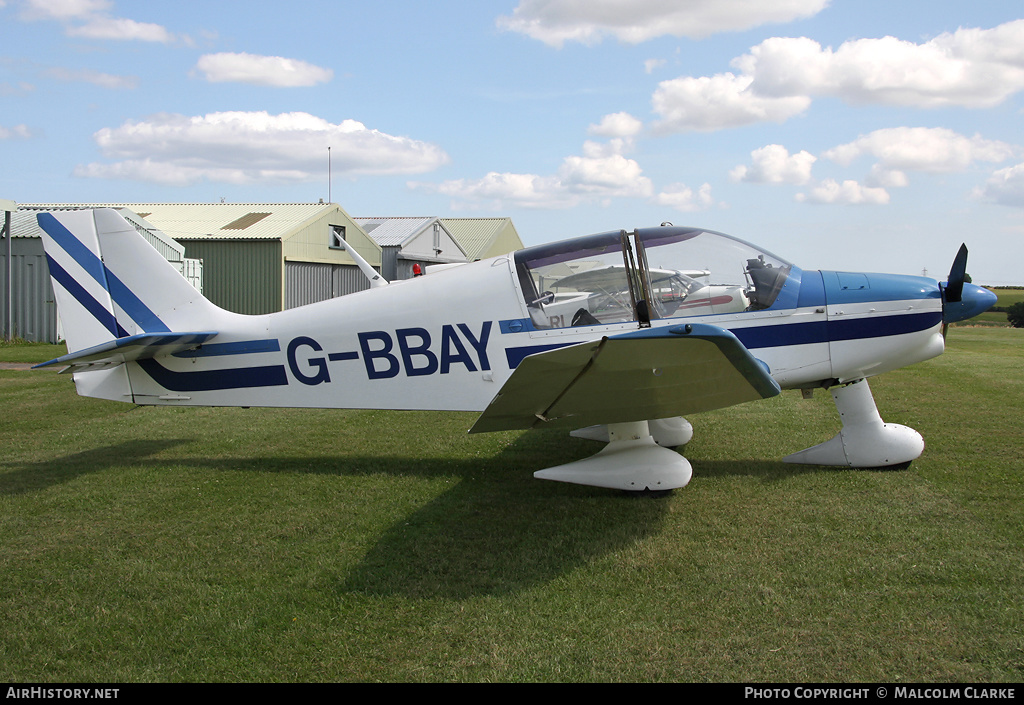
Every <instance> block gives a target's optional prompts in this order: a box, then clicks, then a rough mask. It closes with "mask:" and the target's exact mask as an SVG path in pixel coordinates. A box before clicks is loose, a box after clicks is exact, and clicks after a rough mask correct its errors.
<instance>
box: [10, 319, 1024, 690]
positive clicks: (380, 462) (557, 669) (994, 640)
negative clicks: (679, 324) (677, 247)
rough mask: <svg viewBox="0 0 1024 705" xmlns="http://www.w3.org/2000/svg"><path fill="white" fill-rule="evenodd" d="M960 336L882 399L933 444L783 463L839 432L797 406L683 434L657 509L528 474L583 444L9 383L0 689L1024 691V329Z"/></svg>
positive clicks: (703, 420) (759, 406) (880, 394)
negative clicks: (627, 686)
mask: <svg viewBox="0 0 1024 705" xmlns="http://www.w3.org/2000/svg"><path fill="white" fill-rule="evenodd" d="M948 343H949V344H948V350H947V352H946V354H945V355H943V356H942V357H940V358H937V359H935V360H932V361H929V362H926V363H923V364H919V365H915V366H913V367H910V368H907V369H904V370H900V371H897V372H894V373H890V374H887V375H883V376H882V377H880V378H877V379H875V380H872V390H873V391H874V393H875V397H876V399H877V400H878V404H879V408H880V410H881V412H882V415H883V417H884V418H885V419H886V420H887V421H891V422H896V423H904V424H907V425H910V426H913V427H915V428H917V429H918V430H919V431H921V433H922V434H923V435H924V436H925V439H926V442H927V449H926V450H925V454H924V455H923V456H922V457H921V458H920V459H919V460H917V461H915V463H914V464H913V465H912V467H911V468H910V469H909V470H905V471H849V470H839V469H833V468H818V467H801V466H790V465H786V464H783V463H781V462H779V458H781V457H782V456H783V455H785V454H787V453H789V452H792V451H795V450H799V449H800V448H803V447H806V446H808V445H811V444H813V443H817V442H820V441H823V440H825V439H827V438H829V437H830V436H831V435H832V434H834V433H835V432H836V430H838V427H839V422H838V419H837V417H836V414H835V409H834V407H833V405H832V402H831V399H830V397H829V395H828V393H827V392H819V393H818V394H817V395H816V396H815V398H814V399H812V400H810V401H805V400H802V399H800V396H799V394H795V393H784V394H783V395H782V396H780V397H776V398H774V399H770V400H766V401H764V402H759V403H754V404H747V405H742V406H738V407H733V408H730V409H723V410H721V411H718V412H714V413H709V414H703V415H699V416H695V417H693V419H692V421H693V423H694V426H695V428H696V436H695V438H694V440H693V442H691V443H690V445H689V446H688V447H687V449H686V455H687V457H688V458H689V459H690V460H691V462H692V463H693V466H694V479H693V481H692V482H691V483H690V485H689V486H688V487H687V488H685V489H682V490H678V491H676V492H674V493H673V494H672V495H671V496H669V497H667V498H663V499H660V500H650V499H644V500H642V499H634V498H629V497H626V496H623V495H620V494H617V493H615V492H611V491H605V490H600V489H596V488H587V487H579V486H573V485H564V484H559V483H549V482H542V481H539V480H534V479H532V476H531V474H532V472H533V471H534V470H536V469H539V468H542V467H547V466H549V465H553V464H557V463H561V462H566V461H568V460H572V459H576V458H580V457H584V456H585V455H588V454H591V453H593V452H595V451H596V450H597V448H598V447H599V446H596V445H592V444H590V443H588V442H585V441H579V440H575V439H568V438H566V437H565V436H564V434H561V433H552V432H543V431H541V432H529V433H499V434H486V435H480V436H469V435H467V434H466V433H465V430H466V429H467V428H468V427H469V426H470V425H471V423H472V420H473V416H472V415H469V414H436V413H419V412H405V413H399V412H371V411H300V410H276V409H249V410H244V409H184V408H134V407H131V406H129V405H123V404H116V403H109V402H102V401H98V400H91V399H83V398H79V397H76V396H75V395H74V391H73V386H72V384H71V382H70V380H69V379H68V378H67V377H66V376H58V375H56V374H53V373H52V372H47V371H36V372H25V371H7V372H5V371H0V399H2V408H3V410H4V413H3V414H2V416H0V438H2V439H3V444H4V454H3V458H2V461H0V545H2V546H3V551H2V552H0V576H2V580H0V614H3V615H4V617H5V624H4V629H3V630H0V676H3V677H5V678H6V680H8V681H39V680H43V681H103V682H137V681H526V680H540V681H748V680H752V681H769V682H779V681H812V680H813V681H895V682H918V681H928V682H941V681H949V682H954V681H955V682H989V681H1009V682H1014V681H1020V680H1021V678H1022V676H1024V612H1022V610H1021V609H1020V595H1021V594H1022V593H1024V549H1022V546H1024V521H1022V518H1024V511H1022V509H1021V503H1020V497H1021V496H1022V493H1024V479H1022V472H1021V467H1022V465H1024V462H1022V461H1024V450H1022V443H1021V440H1020V434H1019V428H1020V419H1021V418H1022V412H1024V372H1022V370H1024V364H1022V363H1024V333H1022V332H1021V331H1016V330H1012V329H1005V328H1004V329H984V328H973V329H972V328H957V329H953V330H951V331H950V335H949V341H948ZM7 356H8V350H7V349H4V350H2V351H0V357H7ZM49 356H51V355H50V353H49V352H47V353H46V356H45V357H44V358H43V359H48V357H49Z"/></svg>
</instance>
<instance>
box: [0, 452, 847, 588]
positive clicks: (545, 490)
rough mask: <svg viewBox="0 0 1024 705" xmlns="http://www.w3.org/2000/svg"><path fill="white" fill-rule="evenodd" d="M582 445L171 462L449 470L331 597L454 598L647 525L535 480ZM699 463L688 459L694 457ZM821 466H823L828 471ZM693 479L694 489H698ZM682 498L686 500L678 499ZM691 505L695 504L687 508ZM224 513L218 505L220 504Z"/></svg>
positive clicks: (771, 474) (70, 463)
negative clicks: (548, 463)
mask: <svg viewBox="0 0 1024 705" xmlns="http://www.w3.org/2000/svg"><path fill="white" fill-rule="evenodd" d="M193 443H194V440H187V439H167V440H144V441H126V442H123V443H118V444H115V445H110V446H104V447H100V448H94V449H90V450H86V451H82V452H79V453H75V454H72V455H68V456H65V457H62V458H59V459H55V460H50V461H42V462H37V463H29V464H22V465H20V466H19V465H17V464H7V467H11V466H12V465H14V468H13V469H12V470H9V471H8V472H6V473H4V474H3V475H0V494H4V495H17V494H22V493H26V492H36V491H41V490H45V489H47V488H50V487H55V486H57V485H60V484H63V483H66V482H69V481H72V480H74V479H75V478H77V477H80V476H83V475H87V474H90V473H98V472H102V471H104V470H106V469H108V468H112V467H150V468H155V467H160V466H164V465H166V464H167V463H168V462H169V461H168V460H166V459H162V458H155V457H154V456H157V455H160V454H163V453H165V452H166V451H169V450H171V449H173V448H175V447H179V446H185V445H190V444H193ZM590 448H591V445H590V443H589V442H587V441H579V440H576V441H574V442H571V443H566V442H565V441H564V437H562V436H561V435H560V434H558V433H557V432H539V433H529V434H522V435H521V436H520V437H518V438H517V439H515V440H514V441H512V442H511V443H510V444H509V445H508V446H506V447H505V449H504V450H503V451H501V452H500V453H498V454H496V455H494V456H491V457H482V458H481V457H472V458H466V459H461V458H457V457H455V458H437V459H423V458H414V457H401V456H397V455H389V454H388V450H387V449H386V448H384V449H382V451H383V452H382V454H381V455H379V456H375V457H367V456H356V457H346V456H321V457H312V458H311V457H287V456H284V457H282V456H260V455H255V454H254V455H251V456H249V457H236V458H216V459H214V458H203V457H187V456H182V457H181V458H180V459H176V460H174V461H173V462H174V463H175V464H176V465H181V466H185V467H191V468H204V467H205V468H209V469H210V470H211V471H223V472H234V471H245V472H262V473H280V474H289V473H300V474H301V473H315V474H323V475H337V476H342V477H356V478H358V477H362V476H365V477H366V478H367V481H370V478H371V477H372V476H377V477H379V476H381V475H383V476H385V477H388V476H391V477H395V478H401V477H420V478H438V477H455V478H458V480H457V481H456V482H455V483H453V485H452V488H451V489H450V490H448V491H446V492H443V493H442V494H440V495H438V496H436V497H435V498H434V499H432V500H431V501H429V502H427V503H426V504H424V505H422V506H421V507H419V508H418V509H416V510H415V511H414V512H412V513H411V514H407V515H405V516H403V517H402V519H401V520H400V521H398V522H396V523H395V524H393V525H392V526H391V527H390V528H388V529H386V530H385V531H383V532H382V534H381V535H380V537H379V539H378V541H377V542H376V544H375V545H374V546H373V547H372V548H370V549H369V550H368V551H367V552H366V554H365V555H364V556H363V558H362V560H361V561H360V562H359V564H358V565H356V566H355V567H354V568H352V569H350V570H348V571H347V574H346V576H345V578H344V579H343V580H342V581H341V582H340V583H339V584H338V585H337V590H338V591H339V592H357V593H364V594H374V595H402V596H406V597H414V598H423V597H442V598H449V599H462V598H466V597H473V596H487V595H501V594H508V593H514V592H518V591H521V590H524V589H528V588H530V587H532V586H535V585H542V584H545V583H548V582H550V581H551V580H553V579H556V578H557V577H559V576H561V575H564V574H566V573H568V572H571V571H572V570H573V569H574V568H576V567H579V566H585V565H587V564H589V563H591V562H592V561H594V560H598V559H600V558H601V557H602V556H606V555H608V554H611V553H613V552H616V551H618V550H621V549H623V548H626V547H628V546H630V545H633V544H635V543H637V542H639V541H642V540H643V539H645V538H646V537H648V536H651V535H654V534H656V533H657V532H658V531H659V527H660V526H661V524H662V522H663V519H664V515H665V513H666V512H667V511H668V508H669V506H670V505H669V501H670V500H669V498H645V497H640V496H636V493H628V492H619V491H615V490H608V489H600V488H594V487H589V486H584V485H571V484H564V483H553V482H544V483H538V482H536V481H535V480H534V479H533V478H532V474H531V472H530V471H529V468H531V467H534V466H535V465H536V463H537V462H538V459H539V458H546V459H550V458H551V457H552V454H555V455H556V456H559V455H560V456H562V457H556V460H559V461H562V460H564V461H571V460H573V459H574V458H575V457H581V456H585V455H586V454H587V453H588V452H590ZM698 462H699V461H698ZM821 470H825V468H812V467H808V466H795V465H791V464H786V463H782V462H776V461H746V460H734V461H705V462H699V465H698V478H701V477H707V478H711V477H716V476H717V477H721V476H733V475H743V476H754V477H760V478H762V479H763V481H766V482H770V481H778V480H780V479H784V478H785V477H789V476H793V475H799V474H803V473H806V472H816V471H821ZM830 471H832V470H830ZM698 486H699V485H698ZM680 497H682V499H683V500H684V501H687V500H689V501H691V503H692V500H693V499H694V496H693V495H692V493H690V495H688V496H687V495H680ZM694 506H695V507H696V506H697V505H696V504H695V505H694ZM225 511H230V507H226V508H225Z"/></svg>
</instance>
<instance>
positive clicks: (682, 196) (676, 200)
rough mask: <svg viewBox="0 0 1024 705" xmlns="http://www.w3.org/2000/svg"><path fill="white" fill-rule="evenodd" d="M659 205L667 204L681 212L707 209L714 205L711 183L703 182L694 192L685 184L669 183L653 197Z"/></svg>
mask: <svg viewBox="0 0 1024 705" xmlns="http://www.w3.org/2000/svg"><path fill="white" fill-rule="evenodd" d="M653 202H654V203H655V204H656V205H659V206H668V207H669V208H674V209H676V210H677V211H682V212H683V213H693V212H695V211H703V210H707V209H708V208H710V207H711V206H713V205H714V199H713V198H712V196H711V184H707V183H706V184H703V185H702V186H701V187H700V188H699V189H698V190H697V191H696V192H694V190H693V189H692V188H690V187H689V186H687V185H686V184H669V185H668V186H666V187H665V188H664V189H663V190H662V191H661V193H659V194H658V195H657V196H655V197H654V199H653Z"/></svg>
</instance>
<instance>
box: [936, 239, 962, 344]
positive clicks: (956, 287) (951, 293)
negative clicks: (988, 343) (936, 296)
mask: <svg viewBox="0 0 1024 705" xmlns="http://www.w3.org/2000/svg"><path fill="white" fill-rule="evenodd" d="M966 276H967V243H961V244H960V249H959V250H958V251H957V253H956V257H954V258H953V266H952V267H950V268H949V277H948V278H947V279H946V286H944V287H942V308H943V314H945V309H946V304H953V303H957V302H959V301H960V300H961V299H963V296H964V278H965V277H966ZM942 318H943V321H942V338H943V340H945V338H946V332H947V331H948V330H949V321H948V320H946V316H945V315H943V317H942Z"/></svg>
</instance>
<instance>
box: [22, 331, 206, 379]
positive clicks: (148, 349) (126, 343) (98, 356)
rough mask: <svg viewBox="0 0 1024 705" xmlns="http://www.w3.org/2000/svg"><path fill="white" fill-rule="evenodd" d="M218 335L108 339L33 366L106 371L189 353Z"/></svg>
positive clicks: (177, 334)
mask: <svg viewBox="0 0 1024 705" xmlns="http://www.w3.org/2000/svg"><path fill="white" fill-rule="evenodd" d="M215 335H217V333H216V332H209V331H204V332H198V333H141V334H139V335H130V336H127V337H125V338H118V339H116V340H111V341H110V342H109V343H102V344H100V345H94V346H93V347H91V348H86V349H85V350H79V351H78V352H73V353H68V354H67V355H62V356H61V357H58V358H55V359H53V360H50V361H49V362H43V363H40V364H38V365H34V366H33V368H32V369H36V368H38V367H52V366H53V365H67V366H68V368H67V369H65V370H61V372H84V371H86V370H98V369H106V368H108V367H116V366H117V365H122V364H124V363H125V362H129V361H131V360H145V359H148V358H151V357H159V356H161V355H172V354H174V353H176V352H181V351H182V350H189V349H192V348H195V347H198V346H199V345H201V344H202V343H205V342H206V341H207V340H209V339H210V338H212V337H214V336H215Z"/></svg>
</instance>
